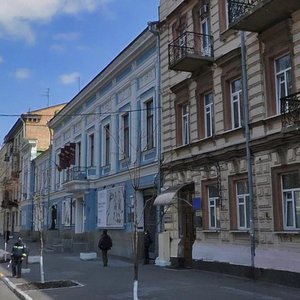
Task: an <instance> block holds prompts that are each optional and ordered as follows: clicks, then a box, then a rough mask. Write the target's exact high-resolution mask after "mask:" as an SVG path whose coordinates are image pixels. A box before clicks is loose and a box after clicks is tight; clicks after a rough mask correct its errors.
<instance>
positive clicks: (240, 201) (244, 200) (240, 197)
mask: <svg viewBox="0 0 300 300" xmlns="http://www.w3.org/2000/svg"><path fill="white" fill-rule="evenodd" d="M239 183H242V184H244V183H246V186H247V192H246V193H241V194H239V191H238V184H239ZM235 186H236V197H237V198H236V203H237V228H238V229H239V230H248V229H250V203H249V188H248V182H247V180H238V181H236V183H235ZM240 208H242V212H243V222H244V225H243V224H241V223H242V222H241V220H242V218H241V217H242V216H241V209H240Z"/></svg>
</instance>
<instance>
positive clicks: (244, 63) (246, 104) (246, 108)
mask: <svg viewBox="0 0 300 300" xmlns="http://www.w3.org/2000/svg"><path fill="white" fill-rule="evenodd" d="M240 37H241V55H242V85H243V100H244V121H245V123H244V128H245V140H246V156H247V170H248V189H249V208H250V209H249V210H250V211H249V214H250V243H251V267H252V268H254V267H255V261H254V258H255V228H254V200H253V177H252V176H253V175H252V158H251V149H250V145H249V143H250V126H249V96H248V77H247V56H246V55H247V53H246V45H245V32H244V31H241V32H240Z"/></svg>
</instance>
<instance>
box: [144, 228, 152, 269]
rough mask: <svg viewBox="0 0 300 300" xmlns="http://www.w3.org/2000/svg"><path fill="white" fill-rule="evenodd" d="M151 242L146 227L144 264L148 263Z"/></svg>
mask: <svg viewBox="0 0 300 300" xmlns="http://www.w3.org/2000/svg"><path fill="white" fill-rule="evenodd" d="M151 244H152V239H151V236H150V233H149V230H148V229H147V230H146V231H145V233H144V265H149V248H150V245H151Z"/></svg>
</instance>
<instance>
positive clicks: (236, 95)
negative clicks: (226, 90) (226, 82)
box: [230, 78, 243, 129]
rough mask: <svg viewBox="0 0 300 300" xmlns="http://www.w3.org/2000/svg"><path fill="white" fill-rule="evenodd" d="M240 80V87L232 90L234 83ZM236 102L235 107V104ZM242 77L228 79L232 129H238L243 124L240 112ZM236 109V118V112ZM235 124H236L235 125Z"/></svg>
mask: <svg viewBox="0 0 300 300" xmlns="http://www.w3.org/2000/svg"><path fill="white" fill-rule="evenodd" d="M237 81H240V86H241V88H240V89H239V90H236V91H233V88H234V83H235V82H237ZM236 103H237V108H236V105H235V104H236ZM242 108H243V105H242V79H241V78H235V79H233V80H231V81H230V111H231V127H232V129H238V128H241V127H242V124H243V113H242ZM236 111H237V120H236V114H235V112H236ZM236 124H237V126H236Z"/></svg>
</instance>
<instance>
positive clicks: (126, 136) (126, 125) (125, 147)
mask: <svg viewBox="0 0 300 300" xmlns="http://www.w3.org/2000/svg"><path fill="white" fill-rule="evenodd" d="M121 157H122V158H123V159H126V158H129V157H130V115H129V113H128V112H127V113H125V114H123V115H122V156H121Z"/></svg>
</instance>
